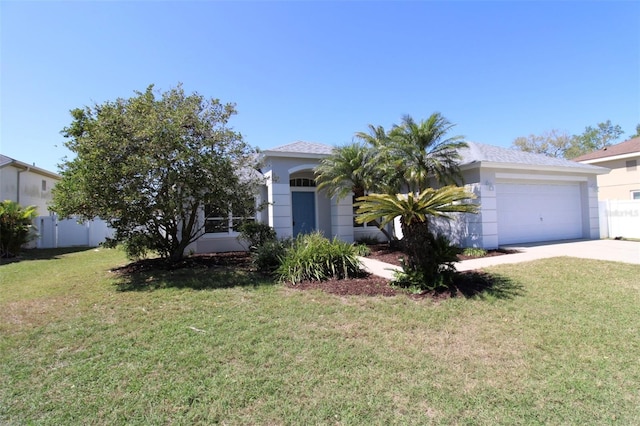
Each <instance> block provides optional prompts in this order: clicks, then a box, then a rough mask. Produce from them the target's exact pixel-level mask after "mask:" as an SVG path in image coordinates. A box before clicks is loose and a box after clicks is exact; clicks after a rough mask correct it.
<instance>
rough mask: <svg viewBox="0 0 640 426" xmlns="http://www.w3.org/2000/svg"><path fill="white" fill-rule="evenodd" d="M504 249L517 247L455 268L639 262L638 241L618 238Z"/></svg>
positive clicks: (372, 267) (373, 268) (389, 268)
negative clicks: (565, 259)
mask: <svg viewBox="0 0 640 426" xmlns="http://www.w3.org/2000/svg"><path fill="white" fill-rule="evenodd" d="M502 248H505V249H511V250H518V251H519V252H520V253H515V254H505V255H502V256H493V257H483V258H480V259H470V260H463V261H462V262H458V263H456V269H457V270H458V271H472V270H474V269H482V268H487V267H489V266H495V265H504V264H507V263H520V262H529V261H532V260H537V259H545V258H549V257H558V256H569V257H579V258H583V259H596V260H610V261H614V262H624V263H634V264H638V265H640V242H636V241H618V240H579V241H558V242H547V243H535V244H524V245H510V246H505V247H502ZM360 260H361V261H362V264H363V265H364V267H365V269H366V270H367V271H368V272H370V273H372V274H374V275H378V276H380V277H384V278H387V279H393V277H394V272H393V271H395V270H402V268H400V267H399V266H395V265H391V264H389V263H384V262H380V261H377V260H374V259H368V258H365V257H361V258H360Z"/></svg>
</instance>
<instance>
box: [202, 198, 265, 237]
mask: <svg viewBox="0 0 640 426" xmlns="http://www.w3.org/2000/svg"><path fill="white" fill-rule="evenodd" d="M204 217H205V222H204V232H205V233H207V234H229V233H231V232H238V227H239V226H240V225H242V224H243V223H245V222H254V221H255V220H256V218H255V217H244V216H234V215H233V212H229V214H224V212H223V211H221V210H220V209H217V208H215V207H213V206H210V205H207V206H205V207H204Z"/></svg>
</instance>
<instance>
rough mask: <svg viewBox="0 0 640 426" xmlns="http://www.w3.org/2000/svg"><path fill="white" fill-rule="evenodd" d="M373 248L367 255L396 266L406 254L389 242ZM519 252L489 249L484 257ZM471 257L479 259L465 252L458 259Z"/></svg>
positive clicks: (371, 247) (399, 264)
mask: <svg viewBox="0 0 640 426" xmlns="http://www.w3.org/2000/svg"><path fill="white" fill-rule="evenodd" d="M369 249H370V250H371V254H370V255H369V256H367V257H369V258H371V259H376V260H379V261H381V262H385V263H390V264H392V265H396V266H402V265H401V263H400V259H401V258H402V257H404V256H405V254H404V253H402V252H401V251H399V250H397V249H393V248H391V247H389V244H375V245H371V246H369ZM513 253H518V251H517V250H505V249H494V250H487V254H486V255H485V256H483V257H493V256H502V255H505V254H513ZM469 259H477V257H474V256H465V255H463V254H459V255H458V260H461V261H462V260H469Z"/></svg>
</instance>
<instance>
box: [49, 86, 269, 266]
mask: <svg viewBox="0 0 640 426" xmlns="http://www.w3.org/2000/svg"><path fill="white" fill-rule="evenodd" d="M235 114H236V109H235V105H234V104H230V103H227V104H223V103H221V102H220V101H219V100H218V99H206V98H205V97H203V96H202V95H200V94H198V93H192V94H190V95H186V94H185V93H184V90H183V88H182V86H181V85H178V87H176V88H172V89H170V90H169V91H167V92H164V93H157V92H155V91H154V88H153V85H151V86H149V87H148V88H147V89H146V90H145V91H144V92H135V96H133V97H131V98H129V99H122V98H119V99H117V100H115V101H107V102H104V103H102V104H94V105H93V106H90V107H84V108H77V109H74V110H72V111H71V115H72V117H73V121H72V122H71V124H70V125H69V126H68V127H66V128H64V129H63V131H62V134H63V135H64V136H65V137H66V138H67V139H68V140H67V141H66V142H65V145H66V146H67V148H69V149H70V150H71V151H72V152H73V153H75V154H76V156H75V158H74V159H72V160H65V161H64V163H63V164H62V165H61V175H62V180H61V181H60V182H59V183H58V184H57V185H56V187H55V188H54V192H53V195H54V199H53V205H52V208H53V210H54V211H55V212H57V213H58V214H59V215H61V216H63V217H69V216H72V215H75V216H78V217H80V218H82V219H91V218H93V217H96V216H97V217H101V218H102V219H104V220H107V221H108V222H109V223H110V225H111V226H112V227H113V228H114V229H115V231H116V232H115V235H114V237H113V239H111V240H109V241H108V243H109V244H111V245H114V244H117V243H124V245H125V247H126V248H127V252H128V254H129V255H130V256H135V255H137V254H140V253H144V252H145V251H146V250H156V251H157V252H158V253H159V255H160V256H161V257H163V258H167V259H171V260H179V259H181V258H182V256H183V255H184V251H185V249H186V248H187V246H188V245H189V244H190V243H192V242H194V241H195V240H197V239H198V238H199V237H200V236H201V235H202V234H203V233H204V217H203V206H205V205H206V206H208V210H209V211H215V212H216V215H217V216H222V217H225V216H228V215H229V213H230V211H231V210H233V216H249V215H252V214H253V212H254V209H255V204H254V195H255V191H256V186H257V184H258V183H259V179H258V173H257V172H255V168H256V164H255V162H256V159H257V156H256V155H255V154H256V151H255V149H254V148H252V147H250V146H249V145H248V144H246V143H245V142H244V141H243V139H242V135H241V134H240V133H238V132H235V131H234V130H233V129H231V128H230V127H228V126H227V124H228V121H229V119H230V118H231V117H232V116H233V115H235Z"/></svg>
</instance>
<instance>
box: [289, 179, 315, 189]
mask: <svg viewBox="0 0 640 426" xmlns="http://www.w3.org/2000/svg"><path fill="white" fill-rule="evenodd" d="M289 186H294V187H307V188H313V187H315V186H316V181H315V180H313V179H308V178H295V179H290V180H289Z"/></svg>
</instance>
